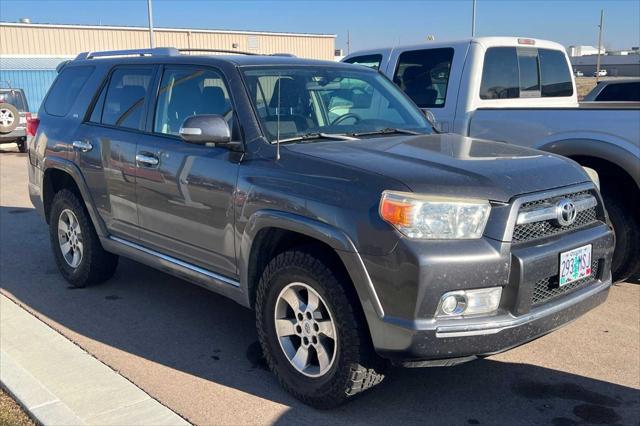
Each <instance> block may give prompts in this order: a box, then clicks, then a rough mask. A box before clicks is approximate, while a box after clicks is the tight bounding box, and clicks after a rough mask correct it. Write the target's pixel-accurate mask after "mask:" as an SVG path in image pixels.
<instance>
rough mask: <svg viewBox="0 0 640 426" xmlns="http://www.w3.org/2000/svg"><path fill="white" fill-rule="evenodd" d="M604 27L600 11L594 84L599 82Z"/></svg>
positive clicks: (601, 11)
mask: <svg viewBox="0 0 640 426" xmlns="http://www.w3.org/2000/svg"><path fill="white" fill-rule="evenodd" d="M603 26H604V9H600V25H599V27H600V34H598V60H597V63H596V84H598V81H599V80H600V54H601V53H602V30H603Z"/></svg>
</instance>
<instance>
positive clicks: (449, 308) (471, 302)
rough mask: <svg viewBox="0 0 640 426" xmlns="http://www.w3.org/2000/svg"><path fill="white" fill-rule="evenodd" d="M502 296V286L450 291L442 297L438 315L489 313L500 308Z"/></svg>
mask: <svg viewBox="0 0 640 426" xmlns="http://www.w3.org/2000/svg"><path fill="white" fill-rule="evenodd" d="M501 296H502V287H490V288H480V289H476V290H458V291H450V292H448V293H445V294H444V295H442V297H441V298H440V303H439V304H438V310H437V311H436V316H445V317H452V316H460V315H478V314H489V313H492V312H495V311H496V310H497V309H498V306H500V297H501Z"/></svg>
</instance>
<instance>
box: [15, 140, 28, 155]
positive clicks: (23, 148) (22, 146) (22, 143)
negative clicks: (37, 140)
mask: <svg viewBox="0 0 640 426" xmlns="http://www.w3.org/2000/svg"><path fill="white" fill-rule="evenodd" d="M16 143H17V144H18V151H20V152H22V153H25V152H27V139H26V138H22V139H18V140H17V141H16Z"/></svg>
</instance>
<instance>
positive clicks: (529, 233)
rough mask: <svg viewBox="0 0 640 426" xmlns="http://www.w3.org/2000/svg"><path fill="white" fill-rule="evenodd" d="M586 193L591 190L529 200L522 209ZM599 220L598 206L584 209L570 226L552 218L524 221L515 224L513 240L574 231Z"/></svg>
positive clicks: (525, 239)
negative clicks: (555, 221)
mask: <svg viewBox="0 0 640 426" xmlns="http://www.w3.org/2000/svg"><path fill="white" fill-rule="evenodd" d="M585 194H589V191H581V192H575V193H572V194H567V195H563V196H559V197H553V198H545V199H542V200H536V201H531V202H527V203H524V204H522V206H521V207H520V211H523V210H532V209H535V208H536V206H542V205H543V204H549V203H555V202H556V201H557V200H559V199H560V198H571V199H576V198H578V197H580V196H582V195H585ZM598 220H600V218H599V217H598V210H597V207H591V208H589V209H587V210H583V211H581V212H579V213H578V214H577V216H576V219H575V221H574V222H573V223H572V224H571V225H569V226H562V227H561V226H557V225H556V224H555V223H554V222H553V221H551V220H543V221H540V222H533V223H524V224H520V225H516V226H515V228H514V229H513V237H512V241H513V242H514V243H521V242H524V241H531V240H536V239H538V238H544V237H548V236H551V235H556V234H560V233H563V232H567V231H573V230H575V229H578V228H582V227H584V226H587V225H590V224H592V223H594V222H596V221H598Z"/></svg>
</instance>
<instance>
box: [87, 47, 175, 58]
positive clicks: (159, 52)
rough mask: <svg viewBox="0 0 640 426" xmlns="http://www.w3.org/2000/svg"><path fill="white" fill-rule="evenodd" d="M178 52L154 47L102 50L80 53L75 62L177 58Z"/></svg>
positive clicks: (169, 48)
mask: <svg viewBox="0 0 640 426" xmlns="http://www.w3.org/2000/svg"><path fill="white" fill-rule="evenodd" d="M179 54H180V52H179V51H178V49H176V48H173V47H156V48H154V49H130V50H104V51H102V52H82V53H80V54H79V55H78V56H76V60H83V59H94V58H103V57H112V56H178V55H179Z"/></svg>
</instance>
